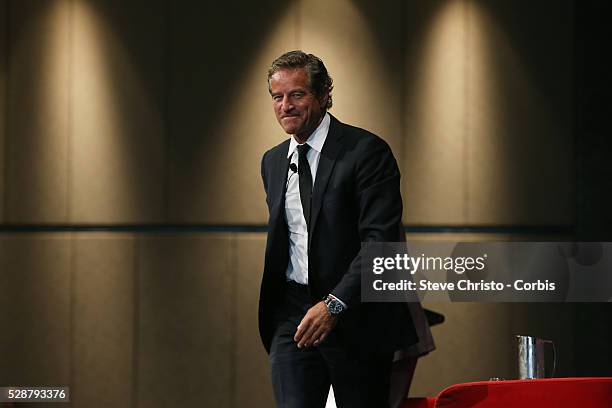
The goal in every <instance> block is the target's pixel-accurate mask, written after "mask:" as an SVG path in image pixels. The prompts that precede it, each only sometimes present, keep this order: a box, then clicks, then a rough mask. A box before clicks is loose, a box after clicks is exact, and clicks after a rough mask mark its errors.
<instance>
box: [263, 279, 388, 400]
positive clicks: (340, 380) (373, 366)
mask: <svg viewBox="0 0 612 408" xmlns="http://www.w3.org/2000/svg"><path fill="white" fill-rule="evenodd" d="M310 307H312V302H311V301H310V297H309V295H308V289H307V286H305V285H299V284H297V283H293V282H291V283H289V285H288V288H287V290H286V292H285V296H284V299H283V300H282V301H281V307H280V308H279V309H278V311H277V313H276V316H275V327H276V329H275V333H274V337H273V340H272V347H271V350H270V365H271V368H272V385H273V387H274V396H275V399H276V403H277V406H278V408H324V407H325V402H326V400H327V394H328V392H329V386H330V384H331V385H332V387H333V388H334V396H335V398H336V405H337V406H338V408H360V407H363V408H388V407H389V382H390V375H391V366H392V360H393V355H392V354H378V355H368V356H363V355H361V356H359V355H357V354H358V353H355V352H351V351H350V350H349V349H348V347H346V345H343V344H342V342H341V341H340V340H339V338H338V337H337V336H335V333H334V332H333V331H332V332H331V333H330V335H329V336H328V338H327V339H326V340H325V342H323V344H321V345H319V346H317V347H312V346H311V347H306V348H302V349H299V348H298V347H297V343H296V342H295V341H294V340H293V336H294V335H295V332H296V330H297V326H298V325H299V324H300V322H301V320H302V318H303V317H304V315H305V314H306V312H307V311H308V309H309V308H310ZM340 318H342V317H340ZM354 335H355V336H359V333H355V334H354Z"/></svg>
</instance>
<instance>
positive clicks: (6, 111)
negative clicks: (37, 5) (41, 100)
mask: <svg viewBox="0 0 612 408" xmlns="http://www.w3.org/2000/svg"><path fill="white" fill-rule="evenodd" d="M5 5H6V6H5V9H4V11H5V14H6V15H5V16H4V18H5V21H4V23H5V24H4V30H5V31H4V35H5V38H4V45H5V48H4V55H3V57H4V58H3V61H2V62H3V63H4V66H5V70H6V72H5V76H4V95H2V98H4V138H3V140H2V143H3V145H4V146H3V148H4V150H3V157H2V177H3V182H4V183H3V187H2V188H3V189H4V191H3V192H2V214H1V215H2V220H1V222H2V223H8V215H9V214H8V181H9V178H8V173H9V166H8V158H9V153H8V149H9V142H8V141H9V131H10V128H9V117H10V116H9V115H10V113H11V112H10V107H9V84H10V83H11V82H10V76H11V69H10V68H11V67H10V62H11V58H10V55H11V41H10V35H11V16H10V14H11V2H10V0H7V1H6V3H5Z"/></svg>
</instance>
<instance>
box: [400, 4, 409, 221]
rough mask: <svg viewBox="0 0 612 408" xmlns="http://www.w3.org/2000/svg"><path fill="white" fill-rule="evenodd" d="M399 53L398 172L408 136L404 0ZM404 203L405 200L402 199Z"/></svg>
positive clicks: (401, 8) (402, 160) (405, 12)
mask: <svg viewBox="0 0 612 408" xmlns="http://www.w3.org/2000/svg"><path fill="white" fill-rule="evenodd" d="M399 12H400V16H401V17H400V21H401V24H400V42H401V43H400V44H401V45H400V53H401V58H402V62H401V63H400V66H401V67H402V73H401V77H400V85H401V88H400V100H399V106H400V111H399V120H400V123H399V125H400V128H399V131H400V141H399V148H400V151H399V154H398V158H399V167H400V173H401V171H402V170H403V169H404V163H405V162H406V145H407V143H406V138H407V137H408V135H407V134H406V130H407V129H408V124H407V123H406V109H407V106H406V100H407V98H406V93H407V85H408V78H407V74H406V73H407V70H408V65H407V63H408V58H407V56H406V52H407V50H408V47H407V46H406V41H407V37H408V30H407V28H406V19H407V18H408V7H407V6H406V2H405V1H402V2H400V10H399ZM405 181H406V179H405V178H404V179H403V180H401V183H400V194H401V192H402V190H403V186H404V183H405ZM404 203H405V201H404ZM405 208H406V206H405V204H404V210H405ZM402 218H403V214H402Z"/></svg>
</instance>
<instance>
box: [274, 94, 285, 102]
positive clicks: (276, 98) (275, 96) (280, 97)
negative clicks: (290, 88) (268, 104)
mask: <svg viewBox="0 0 612 408" xmlns="http://www.w3.org/2000/svg"><path fill="white" fill-rule="evenodd" d="M272 99H273V100H274V101H276V102H278V101H280V100H281V99H283V97H282V96H280V95H274V96H273V97H272Z"/></svg>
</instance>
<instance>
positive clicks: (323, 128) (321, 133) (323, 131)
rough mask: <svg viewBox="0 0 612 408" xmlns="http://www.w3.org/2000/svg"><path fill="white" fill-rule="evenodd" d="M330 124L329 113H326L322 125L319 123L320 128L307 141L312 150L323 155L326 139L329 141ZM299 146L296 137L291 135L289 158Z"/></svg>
mask: <svg viewBox="0 0 612 408" xmlns="http://www.w3.org/2000/svg"><path fill="white" fill-rule="evenodd" d="M330 122H331V119H330V117H329V113H327V112H325V116H323V120H322V121H321V123H319V126H317V128H316V129H315V131H314V132H312V134H311V135H310V136H309V137H308V140H306V143H307V144H308V145H309V146H310V148H311V149H313V150H316V151H317V152H319V153H321V150H323V144H324V143H325V139H327V133H328V132H329V124H330ZM298 144H299V143H298V142H297V141H296V140H295V137H294V136H293V135H291V139H290V142H289V151H288V152H287V158H289V157H291V155H292V154H293V152H294V151H295V149H296V148H297V146H298Z"/></svg>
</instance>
